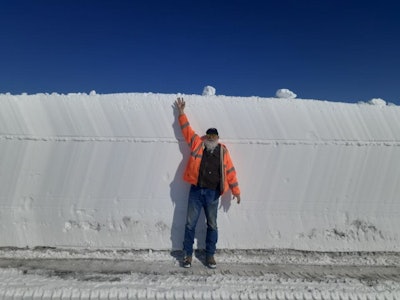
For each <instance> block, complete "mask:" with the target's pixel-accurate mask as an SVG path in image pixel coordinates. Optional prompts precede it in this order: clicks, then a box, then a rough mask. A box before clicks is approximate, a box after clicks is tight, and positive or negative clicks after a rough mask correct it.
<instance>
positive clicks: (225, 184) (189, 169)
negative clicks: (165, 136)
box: [179, 114, 240, 196]
mask: <svg viewBox="0 0 400 300" xmlns="http://www.w3.org/2000/svg"><path fill="white" fill-rule="evenodd" d="M179 124H180V126H181V129H182V134H183V137H184V138H185V140H186V142H187V143H188V145H189V147H190V157H189V161H188V164H187V166H186V169H185V173H184V174H183V179H184V180H185V181H187V182H189V183H191V184H193V185H197V181H198V177H199V172H200V163H201V158H202V157H203V151H204V147H205V146H204V143H203V139H204V138H202V137H199V136H198V135H197V134H196V133H195V132H194V130H193V129H192V127H191V126H190V123H189V120H188V118H187V116H186V115H185V114H182V115H179ZM220 145H221V176H222V178H221V195H222V194H223V193H225V192H226V191H227V190H228V189H231V191H232V194H233V195H235V196H238V195H240V189H239V184H238V181H237V178H236V170H235V167H234V166H233V163H232V159H231V157H230V155H229V152H228V149H227V148H226V146H225V145H223V144H220Z"/></svg>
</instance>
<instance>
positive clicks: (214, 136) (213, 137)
mask: <svg viewBox="0 0 400 300" xmlns="http://www.w3.org/2000/svg"><path fill="white" fill-rule="evenodd" d="M206 136H207V138H208V139H216V138H217V137H218V135H217V134H214V133H212V134H206Z"/></svg>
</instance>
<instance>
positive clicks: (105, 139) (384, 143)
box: [0, 134, 400, 147]
mask: <svg viewBox="0 0 400 300" xmlns="http://www.w3.org/2000/svg"><path fill="white" fill-rule="evenodd" d="M2 140H3V141H7V140H17V141H32V142H96V143H124V142H125V143H167V144H177V143H185V142H184V140H183V139H182V138H165V137H152V138H150V137H133V136H113V137H109V136H62V135H60V136H33V135H12V134H9V135H0V141H2ZM222 142H224V143H226V144H248V145H264V146H271V145H272V146H279V145H282V146H347V147H348V146H357V147H368V146H371V147H400V141H396V140H325V139H319V140H307V139H304V140H290V139H262V140H258V139H223V140H222Z"/></svg>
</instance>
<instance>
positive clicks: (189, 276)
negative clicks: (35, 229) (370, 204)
mask: <svg viewBox="0 0 400 300" xmlns="http://www.w3.org/2000/svg"><path fill="white" fill-rule="evenodd" d="M0 257H1V258H0V298H1V299H305V300H308V299H338V300H340V299H351V300H353V299H360V300H364V299H365V300H371V299H382V300H383V299H400V264H399V261H400V259H399V255H398V254H394V253H345V254H344V253H341V254H339V253H311V252H310V253H306V252H299V251H221V252H220V253H219V254H218V262H219V263H218V268H217V269H216V270H210V269H208V268H206V267H205V266H204V265H203V263H202V261H203V259H204V256H203V255H202V253H199V254H198V255H197V257H196V259H195V260H194V264H193V267H192V268H191V269H183V268H182V267H180V265H179V253H172V254H171V253H169V252H163V251H147V252H146V251H131V252H112V251H111V252H104V251H103V252H95V251H94V252H90V251H89V252H88V251H85V252H84V251H77V252H71V251H58V250H48V249H47V250H39V251H30V250H4V251H0Z"/></svg>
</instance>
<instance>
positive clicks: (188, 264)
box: [182, 256, 192, 268]
mask: <svg viewBox="0 0 400 300" xmlns="http://www.w3.org/2000/svg"><path fill="white" fill-rule="evenodd" d="M182 266H183V267H184V268H190V267H191V266H192V257H191V256H185V257H184V258H183V263H182Z"/></svg>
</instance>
